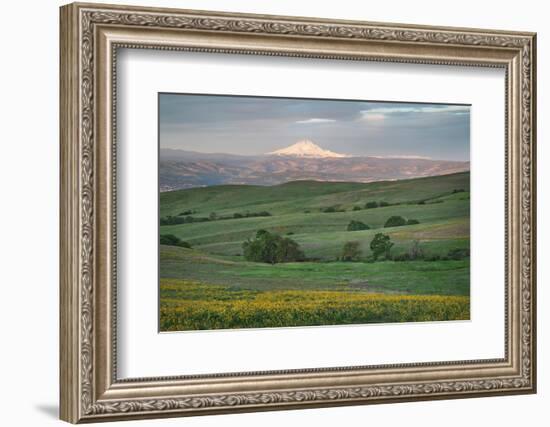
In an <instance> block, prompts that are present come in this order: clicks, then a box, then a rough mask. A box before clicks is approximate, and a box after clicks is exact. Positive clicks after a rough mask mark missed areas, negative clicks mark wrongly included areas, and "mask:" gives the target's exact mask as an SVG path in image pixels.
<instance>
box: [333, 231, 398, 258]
mask: <svg viewBox="0 0 550 427" xmlns="http://www.w3.org/2000/svg"><path fill="white" fill-rule="evenodd" d="M392 246H393V242H392V241H391V239H390V236H388V235H387V234H383V233H376V234H375V235H374V238H373V239H372V240H371V242H370V249H371V251H372V260H374V261H376V260H378V258H379V257H380V256H381V255H385V258H386V259H390V250H391V248H392ZM362 253H363V251H362V250H361V244H360V243H359V242H358V241H352V242H346V243H345V244H344V247H343V248H342V255H341V256H340V260H341V261H359V260H360V259H361V256H362Z"/></svg>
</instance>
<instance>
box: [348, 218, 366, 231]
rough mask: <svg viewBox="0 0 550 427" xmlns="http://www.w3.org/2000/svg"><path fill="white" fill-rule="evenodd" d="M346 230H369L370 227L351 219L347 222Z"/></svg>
mask: <svg viewBox="0 0 550 427" xmlns="http://www.w3.org/2000/svg"><path fill="white" fill-rule="evenodd" d="M347 230H348V231H359V230H370V227H369V226H368V225H367V224H365V223H364V222H361V221H355V220H351V221H350V223H349V224H348V228H347Z"/></svg>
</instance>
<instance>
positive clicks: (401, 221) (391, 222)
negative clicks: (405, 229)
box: [384, 215, 407, 227]
mask: <svg viewBox="0 0 550 427" xmlns="http://www.w3.org/2000/svg"><path fill="white" fill-rule="evenodd" d="M405 224H407V220H406V219H405V218H403V217H402V216H399V215H394V216H390V217H389V218H388V220H387V221H386V223H385V224H384V227H400V226H402V225H405Z"/></svg>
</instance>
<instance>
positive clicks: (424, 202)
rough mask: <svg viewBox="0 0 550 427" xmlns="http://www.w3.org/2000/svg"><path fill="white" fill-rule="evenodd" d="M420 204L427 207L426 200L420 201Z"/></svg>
mask: <svg viewBox="0 0 550 427" xmlns="http://www.w3.org/2000/svg"><path fill="white" fill-rule="evenodd" d="M418 204H419V205H425V204H426V201H425V200H420V201H419V202H418Z"/></svg>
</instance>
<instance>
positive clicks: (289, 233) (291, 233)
mask: <svg viewBox="0 0 550 427" xmlns="http://www.w3.org/2000/svg"><path fill="white" fill-rule="evenodd" d="M293 234H294V231H289V232H288V233H286V235H287V236H292V235H293Z"/></svg>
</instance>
